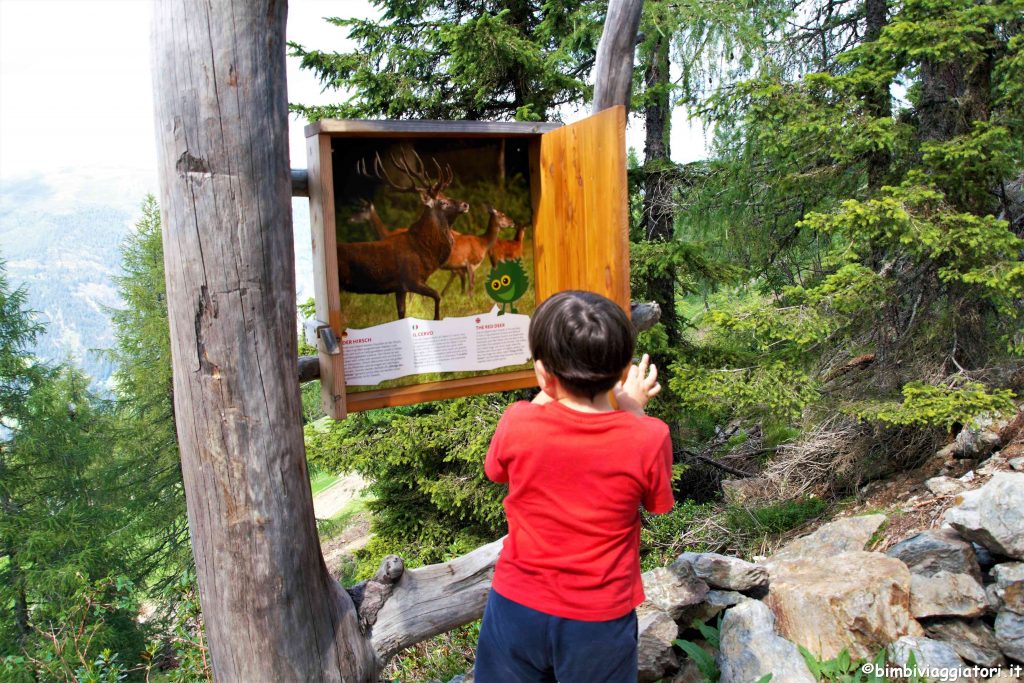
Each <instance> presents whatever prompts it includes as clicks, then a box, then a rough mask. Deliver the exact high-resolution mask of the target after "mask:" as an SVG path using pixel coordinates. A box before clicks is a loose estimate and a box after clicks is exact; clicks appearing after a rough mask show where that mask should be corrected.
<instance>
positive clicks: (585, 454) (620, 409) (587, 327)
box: [474, 292, 675, 683]
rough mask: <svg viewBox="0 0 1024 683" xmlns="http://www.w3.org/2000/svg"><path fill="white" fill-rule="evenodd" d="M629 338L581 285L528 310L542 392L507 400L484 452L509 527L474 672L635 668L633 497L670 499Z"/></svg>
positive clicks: (662, 454) (663, 433) (656, 424)
mask: <svg viewBox="0 0 1024 683" xmlns="http://www.w3.org/2000/svg"><path fill="white" fill-rule="evenodd" d="M633 349H634V337H633V327H632V325H631V324H630V322H629V320H628V319H627V318H626V314H625V313H624V312H623V311H622V309H621V308H619V307H618V306H617V305H616V304H615V303H613V302H612V301H610V300H608V299H606V298H604V297H603V296H600V295H598V294H594V293H591V292H561V293H559V294H556V295H554V296H552V297H551V298H549V299H547V300H546V301H545V302H544V303H543V304H541V305H540V306H539V307H538V308H537V310H536V312H535V313H534V316H533V319H532V320H531V321H530V350H531V352H532V353H533V358H534V367H535V370H536V373H537V381H538V383H539V384H540V387H541V389H542V392H541V393H540V394H539V395H538V396H537V398H536V399H534V400H533V402H532V403H527V402H525V401H520V402H518V403H515V404H513V405H511V406H509V408H508V409H507V410H506V411H505V414H504V415H502V417H501V421H500V422H499V423H498V428H497V430H496V431H495V433H494V438H493V439H492V440H491V446H490V449H489V450H488V452H487V458H486V461H485V463H484V470H485V471H486V473H487V476H488V477H489V478H490V479H491V480H493V481H495V482H498V483H508V485H509V493H508V495H507V496H506V497H505V503H504V504H505V514H506V516H507V517H508V536H507V537H506V538H505V543H504V546H503V549H502V551H501V557H500V558H499V559H498V563H497V566H496V567H495V571H494V582H493V587H492V590H491V593H490V596H489V597H488V600H487V608H486V610H485V612H484V619H483V624H482V625H481V628H480V640H479V643H478V645H477V655H476V666H475V668H474V676H475V680H476V681H477V683H520V682H525V681H556V680H557V681H560V682H561V683H572V682H575V681H578V682H580V683H599V682H601V681H605V682H609V683H611V682H615V683H618V682H623V683H625V682H626V681H629V682H630V683H634V682H635V681H636V676H637V629H636V612H635V611H634V608H635V607H636V606H637V605H639V604H640V603H641V602H643V600H644V591H643V584H642V583H641V581H640V554H639V550H640V510H639V508H640V505H641V504H643V506H644V508H646V509H647V510H648V511H649V512H652V513H656V514H660V513H664V512H668V511H669V510H670V509H672V506H673V504H674V503H675V500H674V498H673V495H672V442H671V440H670V438H669V432H668V426H667V425H666V424H665V423H664V422H662V421H661V420H658V419H656V418H653V417H647V416H645V415H644V406H645V405H646V404H647V401H648V400H649V399H650V398H651V397H653V396H654V395H655V394H657V393H658V391H659V390H660V389H661V387H660V386H659V385H658V383H657V370H656V368H655V367H654V366H653V365H651V366H649V365H648V363H649V360H648V358H647V356H646V355H645V356H644V357H643V359H642V360H641V361H640V364H639V365H638V366H637V365H631V363H632V358H633ZM627 367H628V368H629V372H628V374H627V375H626V379H625V380H624V381H623V380H622V376H623V373H625V372H626V368H627ZM613 402H614V403H613ZM615 404H617V406H616V405H615Z"/></svg>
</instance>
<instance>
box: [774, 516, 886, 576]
mask: <svg viewBox="0 0 1024 683" xmlns="http://www.w3.org/2000/svg"><path fill="white" fill-rule="evenodd" d="M884 521H885V515H882V514H875V515H861V516H858V517H843V518H842V519H837V520H833V521H831V522H829V523H828V524H824V525H822V526H820V527H818V528H817V529H816V530H815V531H814V532H812V533H810V534H808V535H807V536H801V537H800V538H798V539H796V540H795V541H791V542H790V543H788V544H786V545H785V546H783V547H782V548H781V549H780V550H779V551H778V552H776V553H775V554H774V555H772V556H771V557H770V558H768V560H767V561H766V562H765V565H766V566H767V567H768V573H769V575H771V573H772V568H771V565H772V564H773V563H778V562H780V561H784V560H794V559H802V558H808V559H810V558H815V557H829V556H832V555H838V554H839V553H845V552H848V551H850V550H864V546H865V545H867V542H868V541H869V540H871V537H872V536H873V535H874V533H875V532H876V531H877V530H878V527H880V526H882V523H883V522H884Z"/></svg>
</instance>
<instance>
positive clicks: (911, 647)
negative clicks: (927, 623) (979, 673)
mask: <svg viewBox="0 0 1024 683" xmlns="http://www.w3.org/2000/svg"><path fill="white" fill-rule="evenodd" d="M888 650H889V663H890V664H891V665H894V666H900V667H905V666H907V662H908V661H909V660H910V653H911V652H913V653H914V661H915V662H916V664H917V668H918V671H920V672H921V673H922V674H923V673H924V670H926V669H946V670H947V671H948V672H949V673H950V674H952V675H951V676H950V677H947V678H943V680H945V681H966V680H970V679H969V678H968V677H967V676H966V675H964V674H965V669H966V668H967V666H966V665H965V664H964V660H962V659H960V656H959V655H957V653H956V652H955V651H954V650H953V648H951V647H950V646H949V645H946V644H945V643H941V642H939V641H937V640H932V639H931V638H925V637H923V636H903V637H902V638H900V639H899V640H897V641H896V642H894V643H892V644H891V645H889V648H888Z"/></svg>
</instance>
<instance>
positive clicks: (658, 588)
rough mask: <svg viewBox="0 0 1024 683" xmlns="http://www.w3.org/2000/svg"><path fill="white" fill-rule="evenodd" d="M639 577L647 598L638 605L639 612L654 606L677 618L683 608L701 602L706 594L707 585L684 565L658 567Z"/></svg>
mask: <svg viewBox="0 0 1024 683" xmlns="http://www.w3.org/2000/svg"><path fill="white" fill-rule="evenodd" d="M641 578H642V579H643V582H644V594H645V595H646V596H647V599H646V600H645V601H644V602H643V604H641V605H640V607H639V610H638V611H640V612H642V611H644V610H646V609H650V608H654V609H658V610H661V611H663V612H666V613H667V614H668V615H669V616H670V617H672V618H673V619H678V618H679V615H680V614H681V613H682V611H683V609H684V608H686V607H689V606H691V605H696V604H698V603H700V602H702V601H703V600H704V596H706V595H707V594H708V585H707V584H706V583H704V582H703V581H701V580H700V579H698V578H697V577H696V576H695V575H694V574H693V572H692V571H691V570H690V569H689V567H685V566H684V567H675V566H674V565H673V567H658V568H657V569H652V570H651V571H649V572H644V574H643V576H642V577H641Z"/></svg>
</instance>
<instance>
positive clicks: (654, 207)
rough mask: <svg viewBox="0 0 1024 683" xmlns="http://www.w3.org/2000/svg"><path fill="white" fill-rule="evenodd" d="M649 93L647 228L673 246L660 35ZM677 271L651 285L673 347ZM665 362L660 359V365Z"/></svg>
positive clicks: (665, 54) (664, 44)
mask: <svg viewBox="0 0 1024 683" xmlns="http://www.w3.org/2000/svg"><path fill="white" fill-rule="evenodd" d="M644 85H645V88H646V90H647V93H646V95H647V96H646V104H647V107H646V109H645V112H644V121H645V125H646V136H647V137H646V140H645V143H644V167H645V174H644V176H645V177H644V227H645V232H646V234H647V239H648V240H649V241H652V242H670V241H671V240H672V238H673V232H674V231H673V226H674V223H675V211H674V207H673V205H672V188H673V185H674V184H673V180H672V175H673V174H672V172H671V165H672V158H671V157H672V149H671V141H670V138H669V131H670V129H671V126H672V107H671V102H670V97H669V36H668V35H664V34H659V35H658V37H656V38H655V39H654V45H653V46H652V49H651V55H650V62H649V64H648V66H647V72H646V73H645V74H644ZM675 290H676V275H675V269H672V268H670V269H668V271H667V272H666V273H665V275H664V276H662V277H659V278H656V279H655V280H654V281H652V282H651V284H650V292H651V295H652V296H653V297H654V300H655V301H656V302H657V303H658V304H659V305H660V306H661V321H662V323H664V327H665V331H666V333H667V335H668V342H669V345H670V346H676V345H678V344H679V341H680V340H679V329H678V328H679V326H678V322H677V316H676V293H675ZM663 360H664V359H660V361H659V362H661V361H663Z"/></svg>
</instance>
